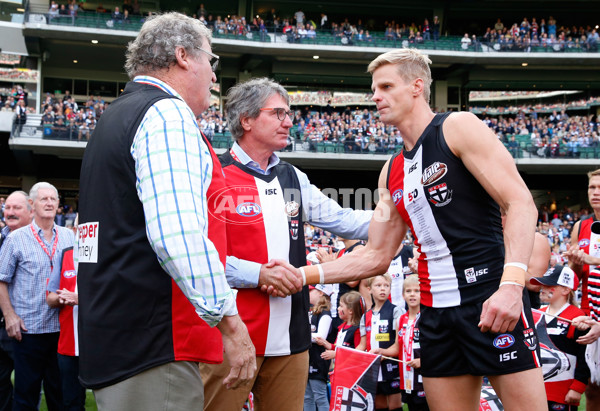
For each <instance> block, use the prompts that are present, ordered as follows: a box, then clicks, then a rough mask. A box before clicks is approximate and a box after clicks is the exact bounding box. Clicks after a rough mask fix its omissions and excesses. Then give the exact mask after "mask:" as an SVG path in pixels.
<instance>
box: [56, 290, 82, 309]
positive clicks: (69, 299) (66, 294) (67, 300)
mask: <svg viewBox="0 0 600 411" xmlns="http://www.w3.org/2000/svg"><path fill="white" fill-rule="evenodd" d="M56 294H57V295H58V302H60V303H61V304H64V305H71V306H73V305H77V304H79V296H78V295H77V293H74V292H72V291H69V290H67V289H66V288H63V289H62V290H56Z"/></svg>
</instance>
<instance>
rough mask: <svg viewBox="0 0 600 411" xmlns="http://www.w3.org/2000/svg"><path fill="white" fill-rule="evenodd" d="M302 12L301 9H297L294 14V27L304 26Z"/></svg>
mask: <svg viewBox="0 0 600 411" xmlns="http://www.w3.org/2000/svg"><path fill="white" fill-rule="evenodd" d="M304 18H305V16H304V12H303V11H302V9H298V11H297V12H295V13H294V19H295V20H296V25H298V24H304Z"/></svg>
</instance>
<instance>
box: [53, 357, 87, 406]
mask: <svg viewBox="0 0 600 411" xmlns="http://www.w3.org/2000/svg"><path fill="white" fill-rule="evenodd" d="M58 369H59V370H60V379H61V383H62V395H63V405H64V410H65V411H84V410H85V388H83V387H82V386H81V383H80V382H79V357H74V356H70V355H62V354H58Z"/></svg>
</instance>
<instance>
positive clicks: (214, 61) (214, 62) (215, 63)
mask: <svg viewBox="0 0 600 411" xmlns="http://www.w3.org/2000/svg"><path fill="white" fill-rule="evenodd" d="M195 48H197V49H198V50H200V51H203V52H204V53H206V54H208V55H209V56H210V59H209V60H208V62H209V64H210V68H211V69H212V71H217V68H218V67H219V56H217V55H216V54H213V53H211V52H210V51H206V50H204V49H203V48H202V47H195Z"/></svg>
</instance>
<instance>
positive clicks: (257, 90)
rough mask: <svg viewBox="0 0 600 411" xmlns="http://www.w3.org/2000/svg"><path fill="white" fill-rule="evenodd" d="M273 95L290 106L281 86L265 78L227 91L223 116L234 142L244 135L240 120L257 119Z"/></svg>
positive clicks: (249, 81) (238, 85)
mask: <svg viewBox="0 0 600 411" xmlns="http://www.w3.org/2000/svg"><path fill="white" fill-rule="evenodd" d="M274 94H278V95H280V96H281V97H282V98H283V99H284V100H285V103H286V104H288V105H289V104H290V97H289V95H288V93H287V91H286V90H285V89H284V88H283V86H282V85H281V84H279V83H276V82H275V81H273V80H270V79H268V78H266V77H262V78H254V79H251V80H248V81H245V82H243V83H239V84H237V85H235V86H234V87H232V88H230V89H229V91H228V92H227V103H226V104H225V115H226V116H227V125H228V126H229V131H231V136H232V137H233V139H234V140H236V141H237V140H239V139H240V138H242V136H243V135H244V128H243V127H242V118H248V117H249V118H257V117H258V116H259V115H260V109H261V108H262V107H263V106H264V105H265V103H266V101H267V100H268V99H269V98H270V97H271V96H273V95H274Z"/></svg>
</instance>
